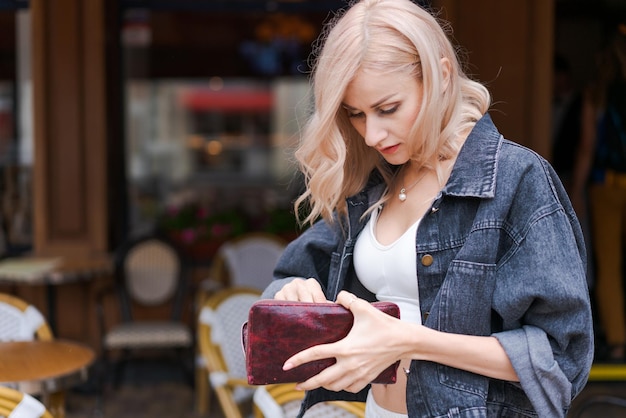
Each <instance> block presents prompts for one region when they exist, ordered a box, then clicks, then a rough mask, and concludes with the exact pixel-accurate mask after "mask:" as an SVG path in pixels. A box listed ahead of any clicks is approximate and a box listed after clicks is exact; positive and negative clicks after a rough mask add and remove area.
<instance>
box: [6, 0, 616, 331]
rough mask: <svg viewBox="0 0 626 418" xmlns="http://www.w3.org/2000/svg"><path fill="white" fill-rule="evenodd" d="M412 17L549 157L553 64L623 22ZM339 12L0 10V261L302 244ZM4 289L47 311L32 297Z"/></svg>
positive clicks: (580, 60)
mask: <svg viewBox="0 0 626 418" xmlns="http://www.w3.org/2000/svg"><path fill="white" fill-rule="evenodd" d="M422 4H424V5H426V6H433V7H434V8H435V9H440V8H442V7H443V9H442V13H441V16H442V17H443V18H446V19H448V20H450V21H451V23H452V26H453V28H454V37H455V39H456V40H458V42H459V43H460V44H461V45H463V47H464V50H463V51H464V55H466V56H467V58H468V59H469V62H470V63H471V65H470V67H469V69H468V70H469V72H470V74H472V75H473V76H474V77H476V78H478V79H480V80H482V81H485V82H486V83H487V84H488V85H489V87H490V89H491V91H492V93H493V96H494V101H495V106H494V112H493V115H494V118H495V119H496V122H497V123H498V125H499V126H500V127H501V128H502V131H503V133H504V134H505V135H506V136H507V137H509V138H510V139H513V140H515V141H518V142H520V143H523V144H524V145H527V146H529V147H531V148H533V149H535V150H537V151H538V152H539V153H540V154H542V155H544V156H546V157H547V158H550V157H551V155H550V153H551V145H550V141H551V139H550V126H551V99H552V65H553V55H554V54H555V52H558V53H559V54H561V55H564V56H565V57H566V58H567V59H568V60H569V62H570V64H571V68H572V69H573V78H574V82H575V83H576V84H577V85H579V86H583V85H584V84H585V83H586V82H587V81H588V80H589V79H590V77H591V76H592V74H593V71H594V62H593V61H594V59H593V54H594V53H595V51H597V50H598V49H599V47H600V45H601V43H602V42H603V39H604V37H605V35H606V33H605V32H606V30H607V29H606V28H607V27H608V26H610V25H611V24H612V22H611V19H613V18H614V17H615V15H616V14H618V13H623V12H624V9H626V7H624V2H623V1H621V0H601V1H600V0H598V1H595V2H590V1H586V0H527V1H517V2H500V1H496V0H480V1H472V2H462V1H460V0H433V1H427V0H424V1H422ZM345 5H346V2H345V1H343V0H316V1H305V0H283V1H280V0H277V1H261V0H228V1H226V0H90V1H83V0H55V1H46V0H30V1H29V0H0V202H1V205H0V209H1V210H0V225H1V227H2V228H1V229H0V235H1V237H0V252H1V253H2V254H3V256H4V257H7V256H15V255H20V254H36V255H38V256H65V257H70V256H71V257H87V258H89V257H95V256H99V255H101V254H110V253H112V252H113V251H114V250H115V249H116V248H117V247H118V246H120V245H121V244H122V243H123V242H124V241H125V240H127V239H129V238H130V237H133V236H136V235H138V234H142V233H146V232H148V231H154V230H159V231H162V232H165V233H167V234H168V235H169V236H170V237H171V238H172V239H174V240H176V241H177V242H178V243H180V245H181V246H183V247H184V248H185V249H186V251H187V252H188V254H189V255H190V259H191V260H192V261H193V263H195V265H196V266H197V267H198V268H201V267H202V266H207V265H209V264H210V262H211V257H212V255H213V254H214V251H215V250H216V248H217V247H218V246H219V245H220V244H221V243H223V242H224V241H225V240H227V239H229V238H232V237H235V236H237V235H240V234H243V233H245V232H249V231H266V232H270V233H274V234H277V235H280V236H282V237H283V238H285V239H286V240H290V239H292V238H293V237H295V236H297V234H298V233H299V232H300V230H299V228H298V227H297V226H296V224H295V220H294V216H293V212H292V202H293V199H294V197H295V196H296V195H297V194H298V192H299V190H300V188H301V186H302V185H301V179H300V178H299V176H298V174H297V171H296V167H295V165H294V163H293V155H292V152H293V150H294V148H295V146H296V144H297V140H298V136H297V133H298V130H299V128H300V127H301V126H302V124H303V122H304V121H305V119H306V116H307V114H308V112H309V109H310V106H311V101H312V98H311V94H310V91H309V87H308V74H309V70H310V67H309V64H310V63H309V55H310V53H311V51H312V49H313V48H314V47H315V45H316V44H315V40H316V38H317V37H318V35H319V33H320V29H321V28H322V25H323V23H324V22H326V21H328V20H329V19H330V18H331V17H332V16H333V13H334V12H335V11H337V10H339V9H341V8H342V7H344V6H345ZM199 274H200V276H201V275H202V273H199ZM18 287H19V286H18ZM75 287H76V288H77V289H73V286H66V287H65V288H63V289H62V291H59V292H58V293H59V294H58V298H59V302H58V306H60V307H62V309H59V310H60V312H58V315H59V321H58V322H59V324H60V325H59V332H61V333H62V334H63V333H65V335H68V336H72V337H78V338H82V339H84V338H85V336H86V335H87V336H88V335H90V334H91V332H90V326H89V315H87V316H86V317H85V318H87V319H81V320H76V318H74V321H63V320H62V318H63V317H64V316H65V317H71V316H72V311H71V310H68V309H66V303H64V301H66V300H76V297H77V296H80V298H78V299H80V300H84V299H86V298H87V299H88V296H89V295H88V294H85V293H84V292H86V290H84V287H85V286H75ZM81 289H82V290H81ZM11 290H12V291H15V292H18V293H19V292H25V293H26V294H27V295H28V296H29V298H32V299H34V300H35V302H36V303H40V304H44V303H45V301H44V296H43V292H41V291H40V290H39V289H35V288H27V289H21V288H20V289H16V288H12V289H11ZM81 292H82V293H81ZM39 301H40V302H39ZM84 303H85V304H87V302H84ZM70 305H71V304H70ZM86 309H87V312H89V311H90V309H89V308H88V307H86ZM65 311H68V312H65ZM72 324H73V325H72Z"/></svg>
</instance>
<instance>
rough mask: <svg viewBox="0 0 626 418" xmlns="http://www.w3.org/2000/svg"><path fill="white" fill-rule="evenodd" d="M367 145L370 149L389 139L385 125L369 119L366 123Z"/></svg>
mask: <svg viewBox="0 0 626 418" xmlns="http://www.w3.org/2000/svg"><path fill="white" fill-rule="evenodd" d="M363 137H364V138H365V144H366V145H367V146H368V147H375V146H376V145H378V143H380V141H382V140H383V139H385V138H386V137H387V130H386V129H385V128H384V126H383V124H382V123H381V122H380V121H378V120H376V118H367V120H366V122H365V135H363Z"/></svg>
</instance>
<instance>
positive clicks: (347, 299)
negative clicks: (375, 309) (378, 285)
mask: <svg viewBox="0 0 626 418" xmlns="http://www.w3.org/2000/svg"><path fill="white" fill-rule="evenodd" d="M360 301H363V299H359V298H357V297H356V296H355V295H354V294H352V293H350V292H347V291H345V290H342V291H341V292H339V294H338V295H337V303H339V304H341V305H343V307H344V308H346V309H348V310H352V307H353V306H354V304H355V303H360Z"/></svg>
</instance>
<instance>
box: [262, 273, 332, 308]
mask: <svg viewBox="0 0 626 418" xmlns="http://www.w3.org/2000/svg"><path fill="white" fill-rule="evenodd" d="M274 299H278V300H289V301H293V302H318V303H323V302H328V300H327V299H326V295H324V291H323V290H322V286H321V285H320V283H319V282H318V281H317V280H316V279H313V278H310V279H303V278H296V279H293V280H292V281H290V282H289V283H287V284H286V285H285V286H283V288H282V289H280V290H279V291H278V292H277V293H276V295H274Z"/></svg>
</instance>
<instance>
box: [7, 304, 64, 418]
mask: <svg viewBox="0 0 626 418" xmlns="http://www.w3.org/2000/svg"><path fill="white" fill-rule="evenodd" d="M52 339H54V335H53V333H52V330H51V329H50V325H49V324H48V321H47V320H46V318H45V317H44V316H43V315H42V314H41V312H40V311H39V310H38V309H37V308H36V307H35V306H33V305H31V304H30V303H28V302H27V301H25V300H24V299H21V298H19V297H17V296H13V295H9V294H7V293H0V342H3V341H34V340H42V341H50V340H52ZM0 388H2V386H0ZM19 390H21V391H27V392H28V395H29V397H30V395H38V396H39V395H42V394H41V393H39V389H38V388H37V389H34V388H33V387H29V385H26V386H24V387H22V386H20V387H19ZM46 395H47V396H46V397H47V403H48V406H49V409H50V410H51V411H56V412H58V411H62V410H64V409H65V407H64V405H65V391H55V392H52V393H48V394H46ZM5 402H8V401H5ZM25 402H28V401H25ZM21 408H24V407H21ZM37 416H38V415H37Z"/></svg>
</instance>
